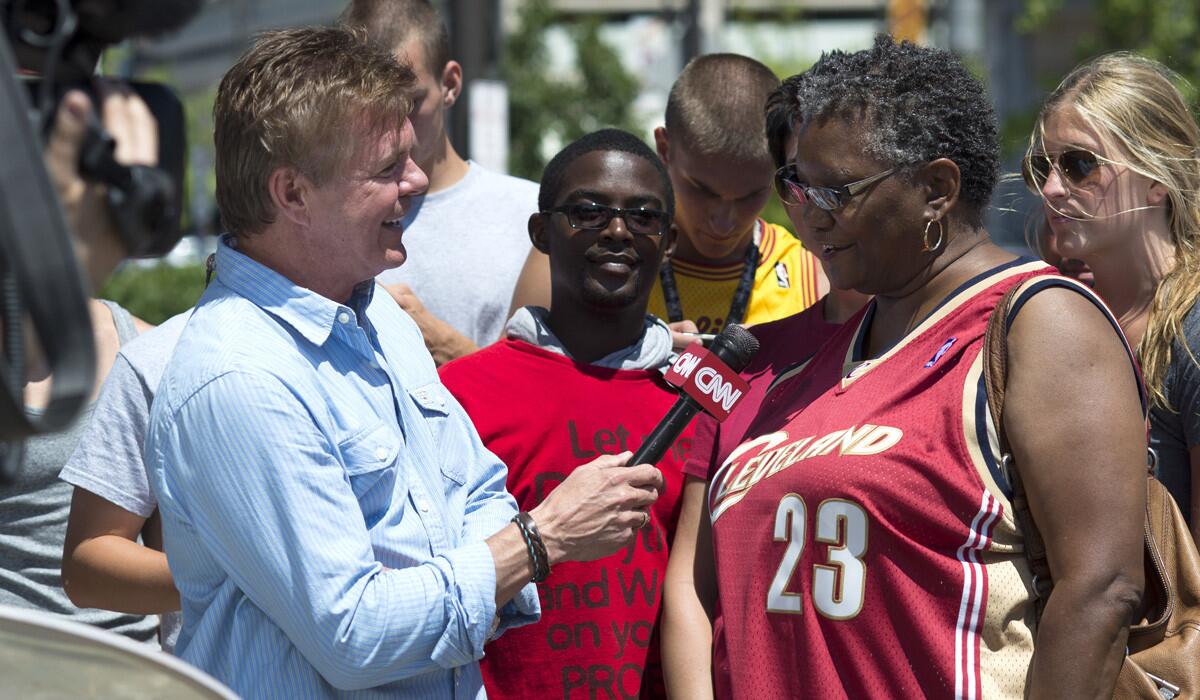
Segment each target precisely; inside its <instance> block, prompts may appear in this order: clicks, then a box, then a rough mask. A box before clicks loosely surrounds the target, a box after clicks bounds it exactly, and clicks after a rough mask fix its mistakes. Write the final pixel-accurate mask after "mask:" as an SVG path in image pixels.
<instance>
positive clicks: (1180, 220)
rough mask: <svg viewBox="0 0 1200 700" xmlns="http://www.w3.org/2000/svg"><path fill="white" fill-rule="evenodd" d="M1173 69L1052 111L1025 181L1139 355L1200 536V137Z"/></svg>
mask: <svg viewBox="0 0 1200 700" xmlns="http://www.w3.org/2000/svg"><path fill="white" fill-rule="evenodd" d="M1180 83H1182V79H1181V78H1180V77H1179V76H1178V75H1176V74H1175V73H1174V72H1172V71H1171V70H1170V69H1168V68H1167V67H1165V66H1163V65H1161V64H1159V63H1157V62H1155V61H1153V60H1150V59H1148V58H1143V57H1140V56H1136V55H1133V54H1129V53H1113V54H1108V55H1105V56H1101V57H1099V58H1097V59H1095V60H1093V61H1091V62H1090V63H1087V64H1085V65H1083V66H1080V67H1079V68H1076V69H1075V70H1074V71H1073V72H1072V73H1071V74H1070V75H1068V76H1067V77H1066V78H1065V79H1064V80H1063V82H1062V84H1060V85H1059V86H1058V88H1057V89H1055V91H1054V92H1053V93H1052V94H1051V95H1050V97H1049V98H1048V99H1047V100H1046V104H1045V106H1044V107H1043V108H1042V111H1041V114H1040V115H1039V116H1038V120H1037V124H1036V125H1035V127H1034V132H1033V136H1032V138H1031V139H1030V149H1029V153H1028V155H1027V156H1026V160H1025V166H1024V175H1025V180H1026V183H1027V184H1029V186H1030V189H1032V190H1033V191H1034V192H1035V193H1037V194H1039V195H1040V196H1041V197H1042V200H1043V206H1044V211H1045V215H1046V219H1047V221H1048V222H1049V225H1050V228H1051V238H1052V239H1053V240H1054V243H1055V248H1056V249H1057V252H1058V253H1059V254H1060V255H1061V256H1062V257H1064V258H1074V259H1078V260H1081V261H1083V262H1084V263H1086V265H1087V266H1088V267H1089V268H1091V270H1092V272H1093V274H1094V275H1095V289H1096V291H1097V292H1098V293H1099V294H1100V296H1101V297H1103V299H1104V300H1105V302H1107V304H1108V305H1109V307H1110V308H1111V309H1112V311H1113V312H1114V313H1115V314H1116V316H1117V318H1118V320H1119V321H1120V324H1121V327H1122V329H1123V330H1124V331H1125V335H1126V337H1128V339H1129V341H1130V343H1132V344H1134V345H1135V346H1136V348H1137V351H1138V355H1139V358H1140V360H1141V364H1142V371H1143V373H1144V375H1145V379H1146V384H1147V386H1148V388H1149V389H1150V392H1151V396H1152V402H1153V403H1152V408H1151V426H1152V428H1151V444H1152V445H1153V447H1154V448H1155V450H1156V452H1157V454H1158V458H1159V477H1160V479H1161V480H1162V481H1163V483H1164V484H1165V485H1166V486H1167V488H1168V489H1169V490H1170V491H1171V493H1172V494H1173V495H1174V496H1175V499H1176V500H1177V502H1178V503H1179V507H1180V510H1182V511H1183V513H1184V516H1185V517H1186V518H1187V519H1188V522H1189V525H1190V527H1191V529H1192V535H1193V537H1195V536H1197V534H1200V490H1198V489H1197V488H1195V485H1194V484H1195V482H1196V481H1197V473H1198V471H1200V364H1198V363H1197V358H1196V356H1195V352H1196V350H1197V349H1198V348H1200V311H1197V310H1196V306H1197V305H1196V301H1197V297H1198V296H1200V250H1198V249H1197V237H1198V236H1200V200H1198V199H1197V197H1198V196H1200V160H1198V157H1197V155H1198V151H1197V149H1200V129H1198V128H1197V126H1196V122H1195V119H1194V118H1193V114H1192V112H1191V110H1190V109H1189V108H1188V106H1187V104H1186V103H1185V101H1184V98H1183V96H1182V95H1181V94H1180V92H1179V90H1178V89H1177V88H1176V85H1177V84H1180Z"/></svg>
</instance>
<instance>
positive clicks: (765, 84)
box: [666, 53, 779, 162]
mask: <svg viewBox="0 0 1200 700" xmlns="http://www.w3.org/2000/svg"><path fill="white" fill-rule="evenodd" d="M777 87H779V78H778V77H777V76H776V75H775V74H774V73H772V72H771V69H770V68H767V67H766V66H764V65H763V64H761V63H759V62H758V61H756V60H754V59H753V58H750V57H748V56H741V55H739V54H733V53H714V54H708V55H705V56H699V57H697V58H694V59H692V60H691V61H689V62H688V64H687V65H686V66H684V68H683V71H682V72H681V73H680V74H679V77H678V78H676V79H675V84H674V85H672V86H671V93H670V95H669V96H668V98H667V115H666V127H667V138H669V139H670V140H671V142H672V143H677V144H680V145H682V146H683V147H684V148H686V149H688V151H690V152H694V153H696V154H698V155H704V156H721V157H727V158H730V159H732V160H736V161H741V162H759V161H762V162H770V160H771V156H770V154H769V153H768V151H767V131H766V119H765V117H764V116H763V110H764V109H765V108H766V105H767V97H768V96H770V94H771V92H772V91H774V90H775V88H777Z"/></svg>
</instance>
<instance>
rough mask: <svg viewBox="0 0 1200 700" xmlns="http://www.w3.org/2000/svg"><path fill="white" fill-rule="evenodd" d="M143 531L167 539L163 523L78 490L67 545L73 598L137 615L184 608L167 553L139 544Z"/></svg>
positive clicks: (66, 580)
mask: <svg viewBox="0 0 1200 700" xmlns="http://www.w3.org/2000/svg"><path fill="white" fill-rule="evenodd" d="M139 535H141V536H142V537H143V539H144V540H145V541H148V542H149V541H154V540H155V539H157V540H159V541H160V542H161V540H162V533H161V526H160V525H159V524H158V523H157V520H154V521H150V520H149V519H147V518H143V517H141V516H140V515H137V514H135V513H130V512H129V511H127V510H125V509H124V508H121V507H120V506H118V505H116V504H114V503H112V502H111V501H108V500H106V499H104V498H102V497H100V496H98V495H96V494H94V493H92V492H91V491H88V490H87V489H82V488H76V489H75V494H74V496H73V497H72V498H71V519H70V523H69V525H68V529H67V538H66V542H65V543H64V545H63V588H64V589H65V590H66V592H67V596H68V597H69V598H70V599H71V602H72V603H74V604H75V605H77V606H79V607H81V608H103V609H105V610H112V611H115V612H123V613H130V614H135V615H149V614H162V613H168V612H175V611H177V610H179V591H177V590H175V582H174V581H173V580H172V578H171V570H170V569H169V568H168V567H167V555H165V554H163V553H162V552H161V551H159V550H156V549H152V548H150V547H149V546H146V545H143V544H141V543H140V542H138V541H137V539H138V536H139ZM160 546H161V545H160Z"/></svg>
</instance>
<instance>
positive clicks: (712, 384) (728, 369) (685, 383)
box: [629, 324, 758, 464]
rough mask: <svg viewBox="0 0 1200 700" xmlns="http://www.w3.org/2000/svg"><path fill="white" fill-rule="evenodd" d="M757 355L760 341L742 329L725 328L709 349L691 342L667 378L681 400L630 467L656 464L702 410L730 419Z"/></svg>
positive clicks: (746, 387)
mask: <svg viewBox="0 0 1200 700" xmlns="http://www.w3.org/2000/svg"><path fill="white" fill-rule="evenodd" d="M756 352H758V338H755V337H754V336H753V335H751V333H750V331H747V330H746V329H745V328H742V327H741V326H735V325H733V324H730V325H728V326H725V330H723V331H721V333H720V334H719V335H717V337H716V338H714V339H713V341H712V344H711V345H710V346H709V347H708V348H707V349H705V348H704V346H703V345H702V344H700V343H699V342H696V343H692V344H691V345H689V346H688V347H686V348H684V350H683V352H681V353H680V354H679V357H678V358H676V360H675V362H674V363H673V364H672V365H671V368H670V369H669V370H668V371H667V373H666V375H665V376H664V378H665V379H666V380H667V383H668V384H671V385H672V386H675V387H676V388H678V389H680V394H679V399H678V400H677V401H676V402H675V405H674V406H672V407H671V410H669V411H667V415H665V416H663V419H662V420H661V421H659V422H658V425H657V426H655V427H654V430H653V431H652V432H651V433H650V435H648V436H647V437H646V439H645V441H644V442H642V446H641V447H639V448H638V449H637V451H636V452H634V453H633V456H632V457H630V458H629V464H656V463H657V462H658V460H660V459H662V456H663V455H664V454H666V452H667V449H669V448H670V447H671V443H673V442H675V438H677V437H679V434H680V433H682V432H683V429H684V428H686V427H687V424H688V423H690V422H691V420H692V418H693V417H694V416H695V415H696V414H697V413H699V412H700V411H702V410H703V411H706V412H707V413H709V414H710V415H712V416H713V417H714V418H716V419H717V420H719V421H724V420H725V419H726V418H728V417H729V412H730V411H732V410H733V407H734V406H735V405H736V404H737V402H738V401H739V400H741V398H742V397H743V396H745V395H746V391H747V390H748V389H749V388H750V385H749V384H747V383H746V380H744V379H742V378H741V377H739V376H738V372H741V371H742V370H743V369H745V368H746V365H748V364H750V359H751V358H752V357H754V353H756Z"/></svg>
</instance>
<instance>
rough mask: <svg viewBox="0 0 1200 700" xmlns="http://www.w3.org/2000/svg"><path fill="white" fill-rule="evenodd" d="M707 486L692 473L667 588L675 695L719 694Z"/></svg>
mask: <svg viewBox="0 0 1200 700" xmlns="http://www.w3.org/2000/svg"><path fill="white" fill-rule="evenodd" d="M706 495H707V484H705V482H704V481H703V480H702V479H697V478H696V477H694V476H690V475H689V476H688V477H687V478H686V480H685V482H684V485H683V496H682V497H681V507H680V511H679V521H678V523H677V524H676V526H675V540H674V541H673V542H672V543H671V556H670V558H668V559H667V573H666V577H665V587H664V589H663V613H662V661H663V675H664V678H665V680H666V684H667V694H668V696H670V697H672V698H689V699H691V698H695V699H696V700H706V699H710V698H712V697H713V684H712V642H713V635H712V618H713V607H714V605H715V603H716V574H715V571H714V568H713V558H712V531H711V529H710V526H709V522H708V518H707V517H706V516H705V511H706V510H707V509H706V508H705V503H704V500H705V498H706Z"/></svg>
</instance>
